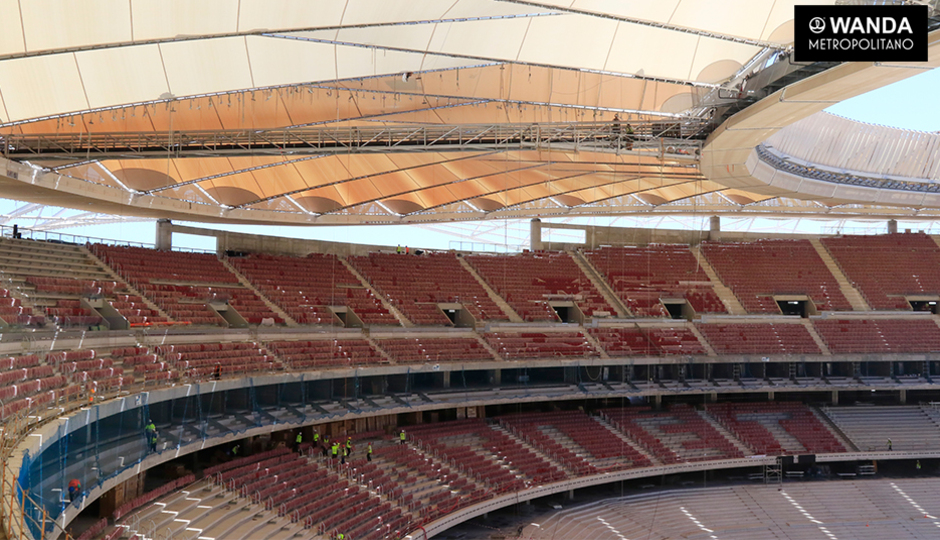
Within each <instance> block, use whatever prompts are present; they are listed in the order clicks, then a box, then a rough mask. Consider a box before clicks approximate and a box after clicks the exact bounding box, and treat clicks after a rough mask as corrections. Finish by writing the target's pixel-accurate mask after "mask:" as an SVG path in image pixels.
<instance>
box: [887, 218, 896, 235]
mask: <svg viewBox="0 0 940 540" xmlns="http://www.w3.org/2000/svg"><path fill="white" fill-rule="evenodd" d="M897 233H898V220H896V219H889V220H888V234H897Z"/></svg>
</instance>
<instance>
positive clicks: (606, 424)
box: [592, 416, 661, 465]
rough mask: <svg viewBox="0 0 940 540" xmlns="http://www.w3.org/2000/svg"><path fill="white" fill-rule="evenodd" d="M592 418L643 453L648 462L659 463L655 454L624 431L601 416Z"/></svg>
mask: <svg viewBox="0 0 940 540" xmlns="http://www.w3.org/2000/svg"><path fill="white" fill-rule="evenodd" d="M592 418H593V419H594V421H595V422H597V423H598V424H600V425H601V426H603V427H604V429H606V430H607V431H609V432H611V433H613V434H614V435H616V436H617V438H618V439H620V440H622V441H623V442H625V443H627V444H628V445H630V447H631V448H633V449H634V450H636V451H637V452H639V453H641V454H643V456H644V457H646V459H648V460H650V463H653V464H655V465H661V463H660V461H659V460H658V459H656V456H654V455H653V454H650V453H649V452H648V451H647V450H646V448H643V447H642V446H641V445H639V444H637V443H636V442H634V441H633V439H631V438H630V437H628V436H627V435H626V433H624V432H622V431H620V430H619V429H617V428H616V427H614V426H613V425H612V424H611V423H610V422H608V421H607V420H605V419H603V418H601V417H600V416H594V417H592Z"/></svg>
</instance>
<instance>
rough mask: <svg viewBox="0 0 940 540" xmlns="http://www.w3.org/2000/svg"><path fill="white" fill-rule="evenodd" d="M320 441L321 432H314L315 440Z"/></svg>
mask: <svg viewBox="0 0 940 540" xmlns="http://www.w3.org/2000/svg"><path fill="white" fill-rule="evenodd" d="M319 441H320V434H319V433H314V434H313V442H319Z"/></svg>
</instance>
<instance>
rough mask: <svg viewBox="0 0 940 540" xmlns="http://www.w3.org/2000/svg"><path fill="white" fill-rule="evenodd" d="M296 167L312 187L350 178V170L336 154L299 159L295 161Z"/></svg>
mask: <svg viewBox="0 0 940 540" xmlns="http://www.w3.org/2000/svg"><path fill="white" fill-rule="evenodd" d="M294 168H295V169H297V172H298V173H300V175H301V176H302V177H303V179H304V183H305V184H306V185H307V186H309V187H312V188H313V187H318V186H322V185H324V184H329V183H333V182H340V181H343V180H345V179H347V178H350V174H349V170H348V169H347V168H346V167H345V166H344V165H343V163H342V162H341V161H340V159H339V158H338V157H336V156H327V157H323V158H320V159H311V160H309V161H298V162H297V163H294Z"/></svg>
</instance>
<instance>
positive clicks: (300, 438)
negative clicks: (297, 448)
mask: <svg viewBox="0 0 940 540" xmlns="http://www.w3.org/2000/svg"><path fill="white" fill-rule="evenodd" d="M303 440H304V436H303V434H302V433H298V434H297V443H298V444H300V443H301V442H303Z"/></svg>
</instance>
